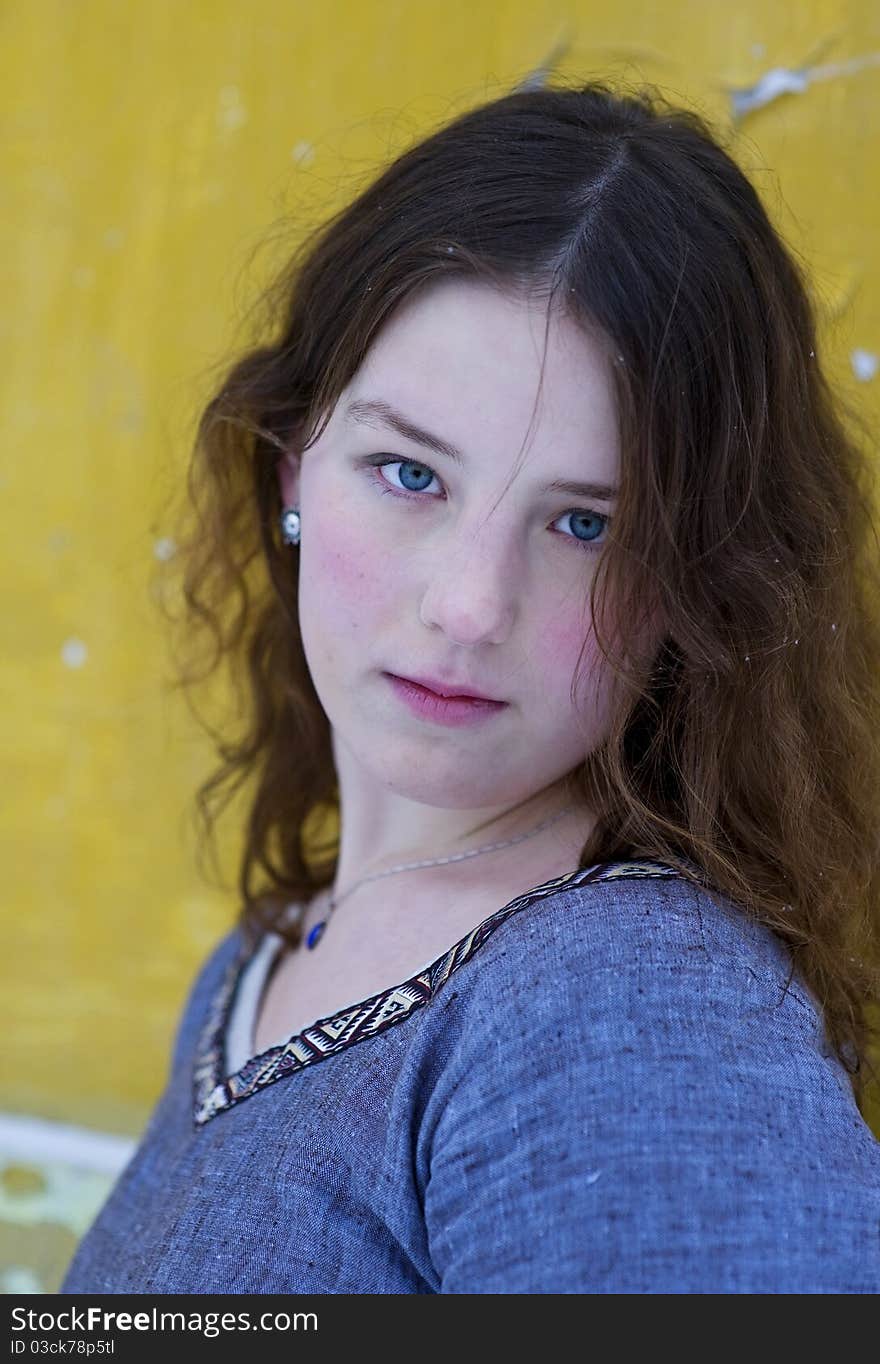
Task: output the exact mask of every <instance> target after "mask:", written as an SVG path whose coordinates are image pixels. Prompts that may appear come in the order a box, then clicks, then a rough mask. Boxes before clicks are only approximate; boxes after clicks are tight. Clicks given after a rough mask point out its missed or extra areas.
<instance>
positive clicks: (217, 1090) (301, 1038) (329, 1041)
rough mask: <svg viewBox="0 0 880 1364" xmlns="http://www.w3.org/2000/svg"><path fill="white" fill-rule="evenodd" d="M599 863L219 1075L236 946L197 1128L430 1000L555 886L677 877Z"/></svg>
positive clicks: (205, 1050) (241, 957) (542, 888)
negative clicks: (415, 969)
mask: <svg viewBox="0 0 880 1364" xmlns="http://www.w3.org/2000/svg"><path fill="white" fill-rule="evenodd" d="M598 867H599V870H598V871H597V868H596V866H592V867H581V868H578V869H577V870H576V871H573V872H566V873H564V874H563V875H562V876H558V877H555V878H554V879H553V880H551V881H545V882H543V883H542V884H541V885H539V886H534V887H533V888H532V889H531V890H527V891H524V892H523V894H521V895H518V896H516V897H515V898H514V899H513V900H510V901H509V902H508V903H507V904H506V905H502V906H501V908H500V909H498V910H495V911H494V912H493V913H492V914H490V915H489V917H488V918H486V919H484V920H483V921H482V923H480V924H478V925H477V926H476V928H473V929H472V930H471V931H470V933H467V934H466V935H465V936H464V937H463V938H460V939H459V940H458V942H456V943H453V945H452V947H450V948H449V949H448V950H447V951H446V952H444V953H442V954H441V955H440V956H439V957H437V959H436V960H435V961H433V962H432V963H431V964H430V965H429V966H426V967H425V968H424V969H423V970H421V971H420V972H419V973H418V974H417V975H415V976H412V977H411V978H410V979H409V980H404V981H401V982H400V984H398V985H392V986H390V987H389V988H388V989H386V990H381V991H380V992H379V993H378V994H375V995H371V996H370V997H369V998H368V999H362V1000H358V1001H357V1002H356V1003H354V1004H351V1005H348V1006H346V1007H345V1008H343V1009H339V1010H337V1011H336V1012H335V1013H333V1014H330V1015H328V1016H327V1017H326V1018H318V1019H316V1020H315V1022H314V1023H310V1024H309V1026H308V1027H306V1028H304V1029H303V1030H302V1032H298V1033H294V1034H293V1035H292V1036H291V1037H289V1038H288V1039H287V1041H286V1042H284V1043H282V1044H280V1045H275V1046H272V1047H269V1048H268V1049H267V1050H266V1051H263V1052H260V1053H259V1054H258V1055H256V1056H252V1057H251V1058H250V1059H249V1060H248V1061H246V1062H245V1064H244V1065H243V1066H242V1067H241V1068H240V1069H239V1070H236V1071H235V1072H234V1073H233V1074H231V1075H224V1073H223V1072H224V1069H225V1066H224V1060H225V1039H226V1033H227V1028H228V1023H229V1019H230V1015H231V1011H232V1006H233V1003H234V1000H235V995H236V992H237V989H238V986H239V983H240V981H241V979H242V976H243V974H244V970H245V967H246V966H247V965H248V962H249V961H250V960H251V958H252V957H253V955H254V953H255V952H256V951H257V949H258V947H259V944H257V946H256V947H251V948H249V947H248V946H247V945H246V944H242V946H241V948H240V949H239V951H238V952H237V953H236V955H235V957H234V958H233V959H232V961H230V963H229V964H228V966H227V968H226V971H225V972H224V975H223V977H222V979H221V981H220V985H219V986H218V988H217V989H216V990H215V992H214V995H213V997H212V999H211V1002H210V1005H209V1007H208V1014H207V1017H206V1020H205V1023H204V1025H203V1027H202V1030H201V1033H200V1034H199V1041H198V1044H197V1047H196V1060H195V1066H194V1071H193V1121H194V1123H195V1125H196V1127H201V1126H202V1125H204V1124H205V1123H206V1122H208V1121H209V1120H210V1119H211V1118H213V1117H215V1116H216V1114H218V1113H222V1112H223V1111H224V1110H225V1109H227V1108H232V1107H233V1106H234V1105H235V1104H238V1103H241V1102H242V1101H243V1100H245V1099H247V1098H249V1097H250V1096H251V1095H252V1094H255V1093H256V1092H257V1090H260V1089H264V1088H265V1087H266V1085H270V1084H274V1083H275V1082H276V1081H277V1080H281V1079H283V1078H284V1077H285V1076H287V1075H291V1074H293V1073H294V1072H295V1071H298V1070H302V1069H303V1068H304V1067H306V1066H309V1065H314V1064H315V1063H316V1062H318V1061H323V1060H325V1059H326V1058H327V1057H328V1056H333V1055H335V1054H336V1053H337V1052H339V1051H344V1050H345V1049H346V1048H348V1047H350V1046H353V1045H354V1044H355V1043H356V1042H362V1041H365V1040H366V1039H367V1038H368V1037H375V1036H376V1035H377V1034H379V1033H382V1032H385V1031H386V1029H387V1028H390V1027H394V1026H396V1025H397V1024H398V1023H401V1022H402V1021H403V1020H404V1019H405V1018H409V1016H410V1015H411V1014H412V1013H414V1012H415V1011H416V1010H417V1009H420V1008H422V1007H423V1006H424V1005H425V1004H428V1003H429V1002H430V1001H431V1000H432V999H433V998H434V996H435V994H436V993H437V991H438V990H439V989H440V988H441V986H443V985H444V984H445V983H446V981H447V980H448V979H449V977H450V976H451V975H452V973H453V972H454V971H457V970H458V968H459V967H460V966H463V965H464V963H465V962H466V961H470V959H471V957H473V956H474V954H475V953H476V952H478V951H479V949H480V947H482V945H483V943H484V942H485V941H486V940H487V938H489V937H491V935H492V934H493V933H494V932H495V930H496V929H497V928H498V927H499V926H500V925H501V924H502V923H504V921H505V920H506V919H508V918H510V916H511V915H513V914H516V913H517V912H518V911H519V910H522V909H525V908H526V906H528V905H531V904H535V903H537V902H538V901H540V900H543V899H546V898H547V897H548V896H549V895H552V894H554V893H555V892H556V891H558V890H559V889H560V888H561V887H563V886H565V887H571V888H573V887H575V886H579V885H584V884H594V883H596V882H601V881H614V880H622V879H630V878H650V877H666V876H680V875H681V873H680V872H679V871H678V870H677V868H675V867H671V866H668V865H667V864H666V863H664V862H657V861H653V860H650V859H643V860H639V861H616V862H608V863H604V864H603V863H599V864H598Z"/></svg>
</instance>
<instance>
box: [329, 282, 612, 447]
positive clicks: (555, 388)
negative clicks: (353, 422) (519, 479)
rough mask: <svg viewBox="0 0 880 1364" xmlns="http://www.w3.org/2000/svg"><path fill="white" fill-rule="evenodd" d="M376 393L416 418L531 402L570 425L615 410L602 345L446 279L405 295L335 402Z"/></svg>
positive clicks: (516, 300)
mask: <svg viewBox="0 0 880 1364" xmlns="http://www.w3.org/2000/svg"><path fill="white" fill-rule="evenodd" d="M376 395H381V396H382V397H383V398H384V399H385V400H386V401H387V402H389V403H391V404H393V405H394V406H395V407H398V408H401V409H403V410H408V409H412V408H414V407H416V408H418V409H419V412H420V413H421V414H422V416H423V417H425V418H426V419H427V417H428V416H429V415H434V414H436V416H437V417H438V418H439V417H440V416H443V417H446V416H447V415H448V414H449V413H450V412H452V413H456V412H461V413H464V412H466V411H467V412H470V414H471V415H472V416H473V415H475V414H476V413H479V414H481V415H482V416H483V417H484V418H485V419H488V418H489V417H492V418H493V419H494V420H496V421H503V420H504V418H505V417H506V416H507V415H510V416H511V418H513V419H515V420H518V419H519V415H520V413H521V411H522V409H523V407H524V406H526V407H527V408H528V409H529V410H531V407H532V405H533V404H534V403H536V402H538V404H539V408H540V410H541V411H542V412H543V414H544V416H545V418H546V417H549V418H551V419H553V420H558V417H557V418H553V414H554V411H556V410H558V412H559V413H561V414H564V413H570V414H571V417H572V419H573V421H574V423H575V425H578V426H581V425H583V422H584V420H585V419H587V418H590V417H596V416H598V417H599V418H600V419H601V420H603V421H604V420H607V419H608V418H609V417H611V416H613V415H614V408H615V399H614V388H613V382H612V374H611V366H610V363H609V359H608V353H607V347H605V346H604V345H603V344H602V343H601V341H600V340H599V339H597V338H596V337H594V336H593V335H591V334H590V333H589V332H588V331H587V330H586V329H585V328H584V327H583V326H581V325H580V324H579V323H578V322H577V321H575V320H574V319H573V318H572V317H570V316H569V315H568V314H567V313H564V312H563V311H561V310H560V309H559V308H558V307H557V308H555V309H554V310H553V311H552V312H550V313H548V311H547V308H546V305H539V304H538V303H537V302H535V301H533V300H530V299H526V298H523V297H512V296H510V295H508V294H506V293H502V292H501V291H499V290H498V289H495V288H493V287H491V286H489V285H487V284H485V283H484V282H482V281H470V280H454V281H445V282H443V284H442V285H436V284H435V285H434V286H432V287H431V288H430V289H427V290H424V291H420V292H419V293H418V294H417V295H416V296H415V297H414V298H410V299H407V300H405V302H404V303H403V304H402V305H400V307H399V309H398V310H397V311H396V312H395V313H394V314H392V316H391V317H390V318H389V319H388V321H387V322H386V323H385V325H384V326H383V328H382V329H381V331H380V332H379V333H378V335H377V336H376V337H375V339H374V341H373V343H372V345H371V347H370V350H369V351H368V353H367V355H366V356H365V358H364V360H363V362H362V363H361V365H360V367H359V369H358V372H357V373H356V374H355V375H354V376H353V378H352V380H351V382H350V383H349V384H348V386H347V388H346V389H345V390H344V392H343V395H342V399H341V404H340V405H341V406H342V408H343V409H345V408H347V407H348V406H349V405H350V404H351V403H352V402H357V401H363V400H366V399H368V398H370V397H373V396H376Z"/></svg>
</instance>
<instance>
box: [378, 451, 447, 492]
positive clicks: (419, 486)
mask: <svg viewBox="0 0 880 1364" xmlns="http://www.w3.org/2000/svg"><path fill="white" fill-rule="evenodd" d="M394 464H396V465H397V466H398V467H399V468H400V469H401V470H405V471H406V474H405V477H406V479H407V480H409V479H412V481H413V482H414V483H415V484H416V486H415V487H410V486H409V483H408V482H404V483H403V484H402V487H401V488H400V489H399V491H401V492H405V493H423V492H424V491H425V488H426V487H428V486H430V483H431V479H432V478H436V474H435V473H434V471H433V469H429V468H428V466H427V464H419V463H417V461H416V460H413V459H386V460H384V461H383V462H382V463H381V464H374V465H373V468H375V469H385V468H388V466H389V465H394ZM413 471H414V472H413ZM399 477H401V479H402V478H403V477H404V474H401V475H399ZM379 478H380V480H381V482H383V483H387V482H388V480H387V479H386V478H385V475H384V474H380V475H379ZM395 486H396V485H395V484H393V483H392V484H391V485H390V487H391V488H394V487H395Z"/></svg>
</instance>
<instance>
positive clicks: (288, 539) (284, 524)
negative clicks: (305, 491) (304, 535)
mask: <svg viewBox="0 0 880 1364" xmlns="http://www.w3.org/2000/svg"><path fill="white" fill-rule="evenodd" d="M299 536H300V515H299V508H298V507H285V508H284V511H283V512H282V513H281V539H282V540H283V541H284V543H285V545H298V544H299Z"/></svg>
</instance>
